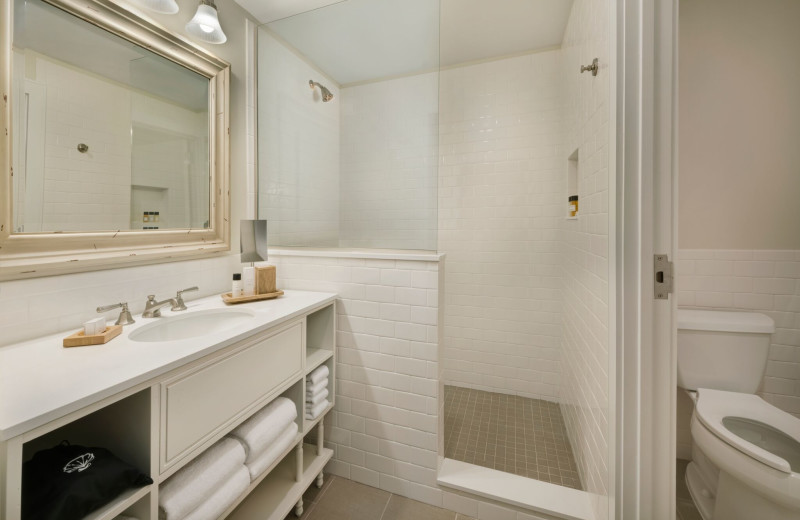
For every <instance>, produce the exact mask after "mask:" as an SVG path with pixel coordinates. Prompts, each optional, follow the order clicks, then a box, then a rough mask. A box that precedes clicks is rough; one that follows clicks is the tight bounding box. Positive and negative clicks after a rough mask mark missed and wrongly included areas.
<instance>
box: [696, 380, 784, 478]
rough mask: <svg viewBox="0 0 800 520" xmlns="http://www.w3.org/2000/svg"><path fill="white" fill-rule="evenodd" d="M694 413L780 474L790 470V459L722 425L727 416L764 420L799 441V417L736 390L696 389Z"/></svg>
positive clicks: (738, 448)
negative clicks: (757, 444)
mask: <svg viewBox="0 0 800 520" xmlns="http://www.w3.org/2000/svg"><path fill="white" fill-rule="evenodd" d="M695 413H696V415H697V418H698V419H699V420H700V422H701V423H702V424H703V425H704V426H705V427H706V428H708V430H709V431H711V432H712V433H713V434H714V435H715V436H717V437H718V438H720V439H722V440H723V441H725V442H726V443H727V444H729V445H730V446H732V447H734V448H736V449H737V450H739V451H741V452H743V453H744V454H746V455H748V456H749V457H752V458H753V459H755V460H757V461H759V462H761V463H763V464H766V465H767V466H769V467H771V468H773V469H776V470H778V471H781V472H783V473H789V474H791V473H792V468H791V465H790V464H789V462H788V461H787V460H786V459H784V458H782V457H780V456H778V455H776V454H774V453H771V452H769V451H767V450H765V449H763V448H761V447H759V446H756V445H755V444H753V443H751V442H748V441H747V440H745V439H743V438H742V437H739V436H738V435H736V434H734V433H733V432H731V430H729V429H728V427H726V426H725V425H724V424H723V420H724V419H725V418H726V417H735V418H742V419H746V420H750V421H757V422H760V423H764V424H765V425H767V426H768V427H771V428H774V429H775V430H778V431H779V432H782V433H783V434H785V435H786V436H788V437H789V438H791V439H794V441H796V442H798V443H800V419H797V418H796V417H793V416H792V415H789V414H788V413H786V412H784V411H782V410H780V409H778V408H776V407H774V406H772V405H770V404H769V403H767V402H766V401H764V400H763V399H761V398H760V397H758V396H756V395H752V394H742V393H738V392H725V391H721V390H710V389H706V388H701V389H698V399H697V406H696V408H695Z"/></svg>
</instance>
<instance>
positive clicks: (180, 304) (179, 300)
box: [172, 286, 199, 311]
mask: <svg viewBox="0 0 800 520" xmlns="http://www.w3.org/2000/svg"><path fill="white" fill-rule="evenodd" d="M198 290H199V289H198V288H197V286H194V287H189V288H188V289H182V290H180V291H178V294H177V296H175V305H173V306H172V310H173V311H185V310H186V303H184V301H183V293H185V292H191V291H198Z"/></svg>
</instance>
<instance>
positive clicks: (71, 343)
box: [64, 325, 122, 347]
mask: <svg viewBox="0 0 800 520" xmlns="http://www.w3.org/2000/svg"><path fill="white" fill-rule="evenodd" d="M120 334H122V325H109V326H108V327H106V330H105V332H103V333H102V334H94V335H91V336H87V335H85V334H84V333H83V331H82V330H79V331H78V332H76V333H75V334H73V335H71V336H67V337H66V338H64V346H65V347H88V346H89V345H102V344H104V343H108V342H109V341H111V340H112V339H114V338H116V337H117V336H119V335H120Z"/></svg>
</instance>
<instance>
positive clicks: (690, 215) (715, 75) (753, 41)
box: [678, 0, 800, 249]
mask: <svg viewBox="0 0 800 520" xmlns="http://www.w3.org/2000/svg"><path fill="white" fill-rule="evenodd" d="M798 20H800V2H799V1H797V0H758V1H757V0H702V1H701V0H683V1H681V3H680V70H679V75H680V83H679V96H680V99H679V103H678V104H679V118H680V134H679V139H680V154H679V164H680V193H679V195H680V210H679V211H680V213H679V237H680V243H679V246H680V248H681V249H800V232H798V225H800V204H798V201H797V197H798V195H800V142H799V141H800V90H798V85H800V59H798V57H797V52H798V50H800V31H799V30H798V29H797V21H798Z"/></svg>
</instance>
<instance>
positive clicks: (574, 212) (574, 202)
mask: <svg viewBox="0 0 800 520" xmlns="http://www.w3.org/2000/svg"><path fill="white" fill-rule="evenodd" d="M569 216H570V217H577V216H578V196H577V195H572V196H570V197H569Z"/></svg>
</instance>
